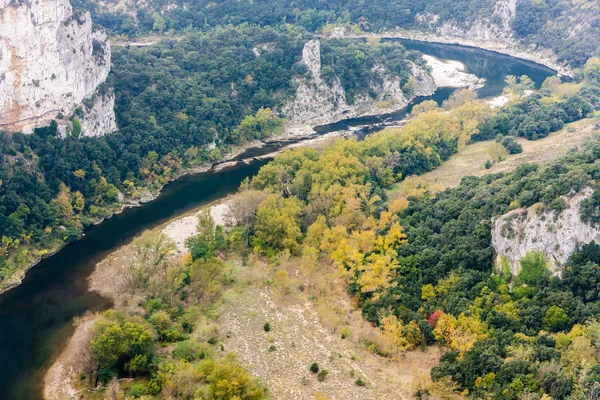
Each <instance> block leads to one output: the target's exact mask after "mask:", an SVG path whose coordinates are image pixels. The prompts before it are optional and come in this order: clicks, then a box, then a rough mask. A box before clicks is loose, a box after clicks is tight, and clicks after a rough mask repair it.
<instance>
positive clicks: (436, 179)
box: [388, 118, 599, 200]
mask: <svg viewBox="0 0 600 400" xmlns="http://www.w3.org/2000/svg"><path fill="white" fill-rule="evenodd" d="M597 123H598V121H597V120H596V119H594V118H587V119H583V120H580V121H577V122H573V123H571V124H567V125H566V126H565V127H564V128H563V129H562V130H560V131H558V132H555V133H552V134H551V135H549V136H548V137H546V138H544V139H540V140H535V141H531V140H526V139H524V138H517V140H518V142H519V143H521V145H522V146H523V152H522V153H521V154H514V155H509V154H508V153H507V152H506V151H505V150H504V148H503V147H502V145H500V144H499V143H496V142H495V141H493V140H489V141H485V142H478V143H474V144H471V145H468V146H467V147H465V148H464V149H463V150H461V151H459V152H458V153H456V154H454V155H453V156H452V157H450V159H449V160H448V161H446V162H445V163H443V164H442V165H441V166H440V167H438V168H436V169H435V170H433V171H431V172H428V173H426V174H424V175H421V176H418V177H408V178H407V179H405V180H404V181H402V182H400V183H397V184H395V185H394V186H392V188H391V189H390V190H389V191H388V195H389V197H390V200H394V199H397V198H400V197H406V196H411V195H420V194H422V193H424V192H426V191H429V192H430V193H436V192H438V191H441V190H444V189H446V188H451V187H456V186H458V184H459V183H460V181H461V179H462V178H463V177H465V176H482V175H484V174H487V173H498V172H507V171H511V170H513V169H514V168H515V167H516V166H517V165H519V164H522V163H546V162H549V161H552V160H554V159H556V158H558V157H560V156H563V155H564V154H566V153H567V152H568V151H570V150H571V149H573V148H576V147H578V146H579V145H581V142H582V141H583V140H584V139H585V138H587V137H589V136H591V135H592V134H593V133H595V132H596V133H597V132H599V130H598V129H597V128H596V127H595V126H596V124H597ZM499 159H500V160H501V161H499ZM487 160H490V161H491V162H492V163H493V165H492V167H491V168H490V169H486V168H485V166H484V164H485V162H486V161H487Z"/></svg>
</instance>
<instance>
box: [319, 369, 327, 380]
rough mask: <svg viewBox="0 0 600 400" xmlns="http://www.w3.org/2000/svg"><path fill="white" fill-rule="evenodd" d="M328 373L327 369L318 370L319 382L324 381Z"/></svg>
mask: <svg viewBox="0 0 600 400" xmlns="http://www.w3.org/2000/svg"><path fill="white" fill-rule="evenodd" d="M328 373H329V371H327V370H326V369H323V370H321V371H319V373H318V374H317V379H318V380H319V382H323V381H325V378H326V377H327V374H328Z"/></svg>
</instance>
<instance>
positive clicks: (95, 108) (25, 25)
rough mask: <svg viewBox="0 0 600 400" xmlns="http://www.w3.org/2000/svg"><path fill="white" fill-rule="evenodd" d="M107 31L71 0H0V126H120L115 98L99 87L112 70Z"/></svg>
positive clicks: (91, 130) (95, 130) (99, 131)
mask: <svg viewBox="0 0 600 400" xmlns="http://www.w3.org/2000/svg"><path fill="white" fill-rule="evenodd" d="M110 56H111V50H110V44H109V42H108V38H107V37H106V34H105V33H104V32H101V31H94V30H93V28H92V21H91V18H90V16H89V14H78V15H75V14H74V13H73V10H72V8H71V4H70V3H69V1H68V0H21V1H16V0H0V130H1V131H10V132H16V131H23V132H24V133H31V132H32V131H33V129H34V128H37V127H42V126H46V125H48V124H49V123H50V122H51V121H52V120H56V121H57V122H58V125H59V130H60V132H61V133H62V134H63V135H64V134H69V133H72V132H74V131H75V132H77V131H78V129H77V127H75V128H73V123H74V121H75V124H76V125H79V124H78V123H77V121H76V120H78V122H79V123H80V124H81V127H82V129H81V135H86V136H98V135H103V134H105V133H107V132H111V131H113V130H115V129H116V125H115V116H114V111H113V105H114V98H113V95H112V93H111V92H110V91H109V90H106V89H105V90H98V88H99V86H100V85H101V84H102V83H103V82H104V81H105V79H106V77H107V75H108V72H109V70H110Z"/></svg>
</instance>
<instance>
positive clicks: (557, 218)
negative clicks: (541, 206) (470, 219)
mask: <svg viewBox="0 0 600 400" xmlns="http://www.w3.org/2000/svg"><path fill="white" fill-rule="evenodd" d="M592 193H593V190H592V189H590V188H585V189H584V190H582V191H581V192H579V193H577V194H575V195H573V196H570V197H563V198H564V199H565V200H566V201H567V204H568V208H567V209H565V210H563V212H562V213H560V214H558V215H556V213H555V212H554V211H551V212H542V213H539V212H537V211H536V207H535V206H533V207H529V208H528V209H522V208H521V209H517V210H513V211H511V212H509V213H506V214H504V215H503V216H501V217H500V218H498V219H497V220H495V221H494V230H493V231H492V245H493V246H494V249H495V250H496V254H497V255H498V260H497V263H498V264H497V265H501V264H500V263H501V258H502V257H506V259H508V261H509V263H510V268H511V271H512V273H513V274H517V273H518V272H519V268H520V263H519V261H520V260H521V259H522V258H523V257H524V256H525V255H526V254H527V253H529V252H530V251H532V250H535V251H540V252H542V253H544V254H546V256H547V257H548V260H549V261H550V263H551V264H552V271H553V272H554V273H557V274H560V272H561V270H562V267H563V266H564V264H565V262H566V261H567V260H568V258H569V257H570V256H571V254H573V252H575V251H577V250H578V249H579V248H580V247H581V246H583V245H585V244H588V243H590V242H592V241H596V242H597V243H600V229H598V228H596V227H593V226H590V225H588V224H586V223H585V222H583V221H582V220H581V217H580V214H579V204H580V203H581V202H582V201H583V200H585V199H587V198H589V197H590V196H591V195H592Z"/></svg>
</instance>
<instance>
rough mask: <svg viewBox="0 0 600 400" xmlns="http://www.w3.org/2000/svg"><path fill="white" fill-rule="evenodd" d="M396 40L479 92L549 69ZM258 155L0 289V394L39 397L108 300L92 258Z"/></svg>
mask: <svg viewBox="0 0 600 400" xmlns="http://www.w3.org/2000/svg"><path fill="white" fill-rule="evenodd" d="M402 43H403V44H404V45H405V46H406V47H407V48H409V49H414V50H419V51H421V52H423V53H425V54H430V55H433V56H435V57H438V58H441V59H449V60H456V61H460V62H462V63H464V64H465V65H466V67H467V71H466V72H470V73H473V74H475V75H477V76H479V77H483V78H485V79H486V80H487V84H486V86H485V87H483V88H481V89H480V90H479V95H480V97H489V96H496V95H499V94H500V93H501V92H502V89H503V87H504V78H505V77H506V76H507V75H528V76H529V77H530V78H532V79H533V80H534V82H535V83H536V85H537V86H538V87H539V86H540V85H541V83H542V82H543V81H544V80H545V79H546V78H547V77H548V76H550V75H552V74H553V71H551V70H550V69H548V68H546V67H543V66H540V65H537V64H534V63H531V62H527V61H521V60H518V59H516V58H513V57H510V56H505V55H500V54H497V53H493V52H489V51H484V50H479V49H473V48H467V47H461V46H456V45H439V44H432V43H425V42H416V41H407V40H402ZM452 91H453V90H452V89H440V90H438V91H437V92H436V93H435V94H434V95H433V96H430V97H426V98H419V99H416V100H415V101H414V102H413V104H411V105H409V106H408V107H407V108H405V109H403V110H401V111H398V112H396V113H392V114H387V115H381V116H376V117H363V118H355V119H351V120H346V121H342V122H339V123H335V124H330V125H324V126H319V127H316V128H315V131H316V132H317V133H318V134H324V133H328V132H333V131H337V130H342V129H347V128H348V127H350V126H361V125H367V124H373V123H379V122H383V121H398V120H401V119H403V118H404V117H405V116H406V114H407V113H409V112H410V110H411V108H412V106H413V105H414V104H418V103H420V102H422V101H424V100H428V99H433V100H435V101H437V102H438V103H441V102H442V101H443V100H445V99H447V98H448V96H450V94H451V93H452ZM283 145H285V143H278V144H271V145H267V146H265V147H263V148H261V149H251V150H248V151H247V152H246V153H245V154H243V155H241V156H239V157H238V159H242V158H246V157H255V156H258V155H261V154H267V153H270V152H272V151H275V150H277V149H278V148H279V147H281V146H283ZM266 162H267V161H264V160H263V161H258V160H255V161H252V162H250V163H238V164H237V165H235V166H233V167H230V168H226V169H223V170H221V171H218V172H214V171H209V172H203V173H199V174H194V175H186V176H183V177H182V178H180V179H178V180H177V181H175V182H172V183H170V184H168V185H166V186H165V187H164V189H163V191H162V194H161V195H160V196H159V197H158V198H157V199H156V200H155V201H153V202H151V203H148V204H145V205H143V206H141V207H137V208H131V209H126V210H125V211H124V212H122V213H121V214H118V215H115V216H114V217H113V218H111V219H109V220H107V221H105V222H103V223H102V224H100V225H98V226H94V227H92V228H90V229H89V230H87V231H86V235H85V237H84V238H82V239H81V240H80V241H78V242H76V243H72V244H69V245H68V246H66V247H65V248H64V249H63V250H61V251H60V252H59V253H57V254H55V255H53V256H51V257H49V258H47V259H45V260H43V261H42V262H40V263H39V264H38V265H36V266H35V267H34V268H32V269H30V270H29V272H28V273H27V275H26V277H25V279H24V280H23V283H22V284H21V285H20V286H18V287H16V288H14V289H12V290H10V291H8V292H7V293H5V294H3V295H2V296H0V398H2V399H10V400H12V399H15V400H16V399H27V400H28V399H39V398H41V387H42V384H43V375H44V372H45V371H46V369H47V368H48V367H49V365H50V364H51V362H52V360H53V359H54V358H55V357H56V356H57V355H58V354H59V353H60V350H61V349H62V348H63V346H64V345H65V343H66V341H67V340H68V338H69V336H70V335H71V333H72V332H73V325H72V322H73V319H74V318H75V317H77V316H80V315H83V314H84V313H85V312H86V311H88V310H89V311H100V310H104V309H106V308H108V307H110V303H109V302H108V301H107V300H106V299H104V298H102V297H101V296H99V295H98V294H96V293H94V292H90V291H88V286H87V277H88V276H89V275H90V274H91V273H92V271H93V269H94V266H95V265H96V263H97V262H99V261H100V260H102V259H103V258H104V257H105V256H106V255H108V254H109V253H111V252H112V251H114V250H116V249H117V248H119V247H120V246H122V245H124V244H126V243H128V242H130V241H131V240H132V239H133V238H134V237H135V236H136V235H138V234H139V233H140V232H142V231H143V230H146V229H150V228H153V227H156V226H158V225H160V224H162V223H164V222H166V221H168V220H169V219H172V218H174V217H176V216H178V215H181V214H184V213H186V212H188V211H190V210H191V209H193V208H197V207H199V206H201V205H203V204H207V203H210V202H212V201H215V200H217V199H220V198H222V197H225V196H226V195H228V194H230V193H233V192H235V190H236V189H237V187H238V186H239V184H240V182H241V181H242V180H243V179H244V178H246V177H248V176H253V175H255V174H256V173H257V171H258V170H259V168H260V167H261V166H262V165H264V164H265V163H266Z"/></svg>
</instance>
